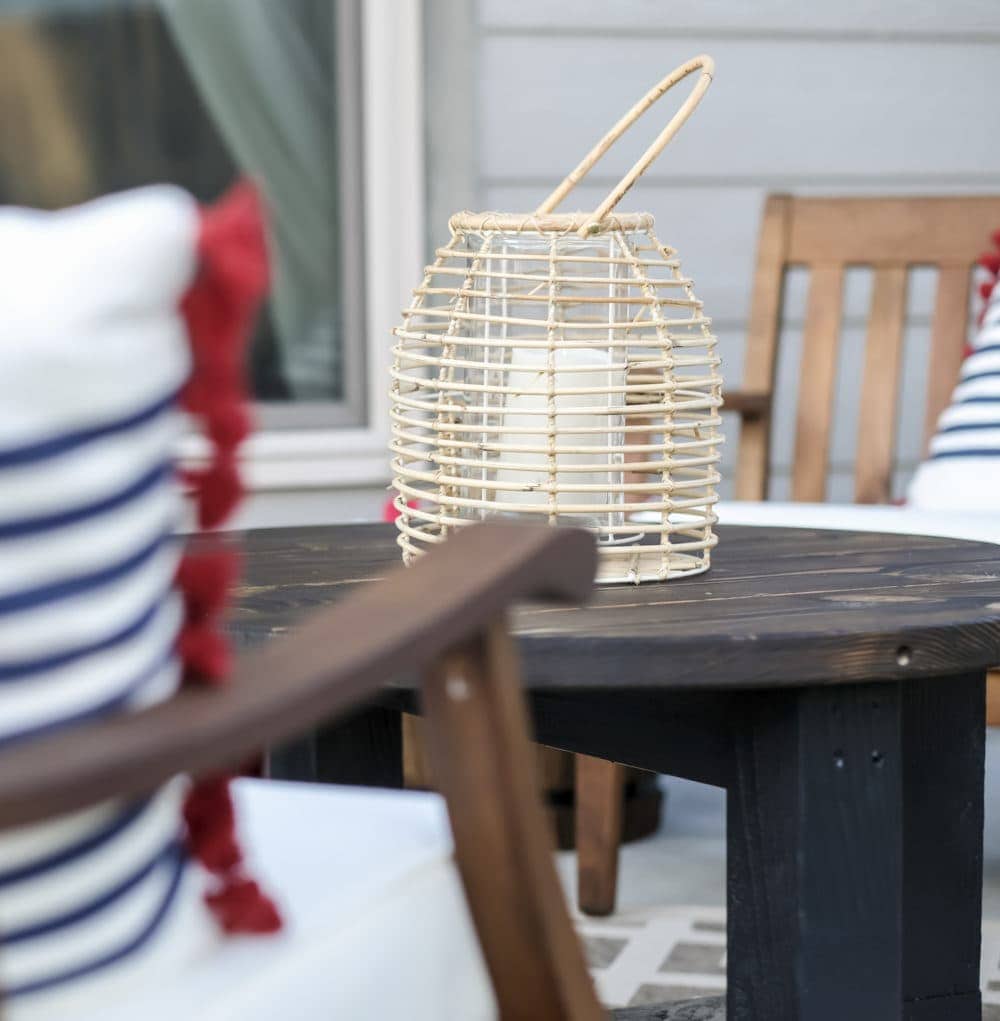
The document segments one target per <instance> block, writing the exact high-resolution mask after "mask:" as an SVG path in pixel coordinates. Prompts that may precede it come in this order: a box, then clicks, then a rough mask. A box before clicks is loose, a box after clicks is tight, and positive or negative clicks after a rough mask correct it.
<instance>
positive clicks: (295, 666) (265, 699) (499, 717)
mask: <svg viewBox="0 0 1000 1021" xmlns="http://www.w3.org/2000/svg"><path fill="white" fill-rule="evenodd" d="M595 567H596V555H595V548H594V542H593V539H592V538H591V536H590V535H588V534H587V533H585V532H582V531H577V530H569V529H558V530H557V529H549V528H544V527H543V528H535V527H522V526H514V525H502V524H488V525H480V526H475V527H472V528H469V529H467V530H462V531H460V532H459V533H458V534H456V535H455V536H454V537H453V538H451V539H449V540H448V541H447V542H446V543H444V544H443V545H442V546H441V548H440V549H438V550H435V551H434V552H433V553H432V554H430V555H429V556H427V557H426V558H424V559H423V560H421V561H420V562H419V563H417V564H416V565H415V566H413V567H411V568H409V569H400V570H398V571H395V572H394V573H393V574H392V575H391V576H390V577H389V578H387V579H385V581H383V582H381V583H379V584H377V585H374V586H371V587H368V588H365V589H364V590H362V591H360V592H359V593H357V594H356V595H355V596H353V597H351V598H349V599H347V600H346V601H345V602H343V603H341V604H340V605H338V606H337V607H335V608H333V609H331V610H327V611H323V612H320V613H317V614H316V615H315V616H314V617H312V618H311V619H309V620H308V621H306V622H305V623H304V625H303V626H302V627H301V628H299V629H297V630H296V631H295V632H294V633H293V634H290V635H288V636H287V637H284V638H279V639H276V640H274V641H273V642H271V643H269V644H268V645H267V646H266V647H264V648H263V649H261V650H259V651H255V652H253V653H251V654H249V655H247V656H246V657H244V658H243V659H242V660H241V661H240V663H239V665H238V668H237V670H236V671H235V675H234V676H233V677H232V679H231V681H230V683H229V684H228V685H226V686H225V687H221V688H213V689H190V688H189V689H185V690H183V691H182V692H181V693H180V694H178V695H177V696H176V697H175V698H173V699H172V700H171V701H169V702H167V703H164V704H162V705H159V706H156V707H155V708H152V709H149V710H146V711H143V712H139V713H136V714H134V715H132V716H125V717H115V718H113V719H110V720H107V721H101V722H95V723H92V724H83V725H81V726H79V727H76V728H74V729H73V730H71V731H63V732H61V733H59V734H56V735H53V736H51V737H46V738H42V739H38V740H33V741H31V742H30V743H26V744H24V745H22V746H19V747H18V746H15V747H13V748H10V749H8V750H5V751H3V752H2V753H0V828H7V827H11V826H16V825H20V824H24V823H29V822H36V821H38V820H41V819H44V818H47V817H50V816H54V815H58V814H60V813H64V812H71V811H73V810H76V809H80V808H83V807H85V806H87V805H90V804H94V803H96V802H99V801H101V800H104V799H106V798H111V797H123V796H130V795H131V796H134V795H139V794H143V793H146V792H148V791H150V790H152V789H153V788H154V787H156V785H158V784H160V783H161V782H163V781H164V780H166V779H167V778H168V777H170V776H172V775H174V774H176V773H179V772H186V773H189V774H192V775H198V774H203V773H206V772H212V771H215V770H222V769H225V768H227V767H232V766H233V765H234V764H236V763H239V762H240V761H241V760H243V759H245V758H246V757H247V756H248V755H249V754H250V753H252V752H253V751H254V750H255V749H258V748H260V747H261V746H263V745H266V744H273V743H276V742H279V741H283V740H285V739H288V738H290V737H292V736H294V735H296V734H297V733H299V732H301V731H303V730H305V729H307V728H308V727H310V726H311V725H313V724H316V723H318V722H320V721H324V720H328V719H330V718H331V717H333V716H336V715H338V714H341V713H344V712H346V711H348V710H350V709H352V708H355V707H357V705H358V704H359V703H362V702H364V701H365V700H366V699H369V698H372V697H375V696H376V695H377V694H378V693H379V692H380V691H381V690H382V689H383V688H384V687H385V685H386V684H387V683H389V682H390V681H391V680H392V679H393V678H394V677H395V676H398V675H399V674H400V673H403V672H404V671H405V672H411V671H419V672H420V674H421V677H422V697H423V705H424V712H425V716H426V720H427V732H428V739H429V742H430V751H431V755H432V759H433V763H434V767H435V770H436V773H437V776H438V777H439V780H440V787H441V790H442V793H443V794H444V795H445V798H446V799H447V802H448V808H449V813H450V817H451V822H452V827H453V830H454V839H455V848H456V859H457V862H458V867H459V871H460V873H461V876H462V880H463V883H464V886H465V890H466V894H467V897H468V901H469V906H470V909H471V913H472V916H473V920H474V922H475V925H476V929H477V932H478V934H479V939H480V942H481V944H482V948H483V952H484V956H485V959H486V963H487V967H488V969H489V972H490V976H491V979H492V981H493V985H494V988H495V990H496V996H497V1002H498V1004H499V1008H500V1016H501V1017H502V1018H504V1019H514V1018H519V1019H520V1018H524V1019H527V1018H533V1019H567V1021H570V1019H572V1021H590V1019H598V1018H601V1017H603V1011H602V1010H601V1008H600V1006H599V1004H598V1002H597V999H596V996H595V994H594V990H593V985H592V982H591V980H590V976H589V975H588V973H587V969H586V965H585V962H584V957H583V953H582V949H581V947H580V944H579V943H578V941H577V939H576V935H575V933H574V931H573V928H572V925H571V923H570V919H569V915H568V913H567V911H566V907H565V904H564V901H563V897H562V892H561V889H560V887H559V883H558V879H557V876H556V872H555V867H554V864H553V860H552V847H551V842H550V836H549V833H548V830H547V827H546V825H545V822H544V816H543V813H542V807H541V803H540V801H539V798H538V792H537V790H536V789H535V778H534V775H533V769H532V763H533V758H532V754H531V749H530V747H529V741H528V726H527V717H526V712H525V707H524V703H523V700H522V697H521V694H520V692H519V691H518V684H519V669H518V662H517V650H516V648H515V646H514V643H513V641H512V639H511V637H510V634H509V632H508V629H507V623H506V618H505V613H506V610H507V608H508V607H509V606H510V604H511V603H512V602H514V601H515V600H518V599H524V598H547V599H556V600H565V601H572V602H578V601H582V600H584V599H585V598H586V597H587V595H588V593H589V591H590V588H591V585H592V581H593V577H594V571H595Z"/></svg>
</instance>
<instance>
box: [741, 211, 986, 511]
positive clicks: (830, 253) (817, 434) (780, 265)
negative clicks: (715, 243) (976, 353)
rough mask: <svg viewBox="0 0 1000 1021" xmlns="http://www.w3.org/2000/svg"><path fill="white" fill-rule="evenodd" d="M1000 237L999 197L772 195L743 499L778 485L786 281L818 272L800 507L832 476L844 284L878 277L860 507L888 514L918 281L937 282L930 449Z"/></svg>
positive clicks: (753, 330)
mask: <svg viewBox="0 0 1000 1021" xmlns="http://www.w3.org/2000/svg"><path fill="white" fill-rule="evenodd" d="M998 225H1000V196H979V195H973V196H941V197H930V198H925V197H912V198H911V197H893V198H853V197H852V198H805V197H796V196H791V195H771V196H769V197H768V199H767V201H766V203H765V205H764V215H763V219H762V221H761V228H760V236H759V240H758V243H757V262H756V268H755V270H754V281H753V295H752V299H751V306H750V323H749V328H748V331H747V342H746V356H745V363H744V371H743V386H742V387H741V388H740V389H739V390H736V391H730V392H728V393H726V394H725V405H724V407H725V409H726V410H729V411H736V412H738V413H739V415H740V420H741V422H740V437H739V446H738V451H739V452H738V458H737V469H736V499H738V500H765V499H767V497H768V483H769V479H770V475H771V467H772V465H771V429H772V422H773V419H772V410H773V404H774V398H775V393H774V389H775V372H776V369H777V364H778V344H779V340H780V335H781V327H782V314H783V304H784V300H783V299H784V283H785V276H786V273H787V271H788V270H789V269H791V268H792V267H798V266H804V267H806V268H808V269H809V271H810V280H809V292H808V298H807V301H806V315H805V325H804V328H803V333H802V364H801V369H800V386H799V393H798V404H797V410H796V420H795V447H794V455H793V462H792V478H791V482H792V499H793V500H796V501H811V502H822V501H823V500H825V498H826V481H827V475H828V472H829V465H830V440H831V436H832V425H833V415H834V411H835V408H834V390H835V385H836V372H837V353H838V348H839V343H840V333H841V319H842V299H843V282H844V274H845V272H846V270H847V268H848V267H853V266H862V267H869V268H870V269H871V270H872V271H873V277H874V280H873V288H872V300H871V309H870V313H869V319H868V332H867V337H866V342H865V363H864V368H863V372H862V377H861V378H862V384H861V401H860V420H859V423H858V446H857V452H856V457H855V462H854V499H855V502H857V503H888V502H889V501H890V499H891V496H892V492H891V485H892V473H893V465H894V458H895V453H896V421H897V416H896V408H897V402H898V400H899V380H900V376H901V372H902V366H903V334H904V327H905V323H906V287H907V272H908V270H909V269H911V268H913V267H917V266H930V267H934V268H936V269H937V271H938V281H937V294H936V298H935V304H934V313H933V318H932V321H931V343H930V365H929V372H928V386H927V392H926V394H925V395H923V403H924V408H925V415H924V439H925V442H926V441H927V440H929V439H930V436H931V435H932V434H933V432H934V428H935V425H936V423H937V419H938V416H939V415H940V413H941V412H942V410H944V408H945V406H946V405H947V403H948V400H949V398H950V396H951V391H952V389H953V388H954V386H955V383H956V381H957V380H958V372H959V366H960V365H961V362H962V358H963V355H964V352H965V344H966V336H967V332H968V326H969V304H970V302H969V299H970V287H971V281H972V268H973V265H974V263H975V261H976V258H977V257H978V255H979V254H980V253H981V252H982V251H984V250H986V249H987V248H988V247H989V244H990V238H989V235H990V231H991V230H995V229H996V228H997V226H998Z"/></svg>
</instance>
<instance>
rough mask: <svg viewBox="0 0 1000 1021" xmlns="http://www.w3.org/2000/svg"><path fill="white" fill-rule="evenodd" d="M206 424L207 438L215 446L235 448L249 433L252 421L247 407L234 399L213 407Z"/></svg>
mask: <svg viewBox="0 0 1000 1021" xmlns="http://www.w3.org/2000/svg"><path fill="white" fill-rule="evenodd" d="M206 425H207V427H208V435H209V438H210V439H211V440H212V442H213V443H215V444H216V446H218V447H221V448H223V449H224V450H235V449H236V447H238V446H239V445H240V444H241V443H242V442H243V441H244V440H245V439H246V438H247V436H248V435H249V433H250V430H251V428H252V427H253V422H252V419H251V417H250V410H249V408H248V407H247V406H246V405H245V404H244V403H242V402H241V401H238V400H234V401H232V402H230V403H226V404H219V406H218V407H216V408H215V409H213V411H212V412H211V414H210V415H209V416H208V420H207V423H206Z"/></svg>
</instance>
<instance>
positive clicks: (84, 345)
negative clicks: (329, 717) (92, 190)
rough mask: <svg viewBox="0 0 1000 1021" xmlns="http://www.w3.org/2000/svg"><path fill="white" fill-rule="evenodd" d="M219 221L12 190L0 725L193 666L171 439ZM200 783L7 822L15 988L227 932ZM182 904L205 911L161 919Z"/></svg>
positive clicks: (158, 194) (79, 707)
mask: <svg viewBox="0 0 1000 1021" xmlns="http://www.w3.org/2000/svg"><path fill="white" fill-rule="evenodd" d="M231 208H232V207H230V209H231ZM205 222H206V217H205V216H203V214H202V212H201V211H200V210H199V207H198V205H197V203H196V202H195V201H194V199H193V198H192V197H191V196H190V195H188V194H187V193H185V192H183V191H181V190H180V189H177V188H173V187H167V186H162V187H152V188H145V189H141V190H138V191H134V192H128V193H124V194H120V195H116V196H113V197H110V198H105V199H101V200H98V201H95V202H90V203H88V204H86V205H83V206H80V207H78V208H75V209H69V210H65V211H61V212H56V213H46V212H38V211H34V210H25V209H0V279H2V280H3V281H4V285H3V289H2V292H0V747H2V746H3V745H4V744H7V743H10V742H14V741H26V740H31V739H32V738H33V737H34V736H37V735H38V734H40V733H44V732H49V731H52V730H56V729H59V728H64V727H69V726H72V725H73V724H74V723H77V722H79V721H81V720H85V719H88V718H94V717H96V716H101V715H106V714H111V713H117V712H122V711H129V710H132V709H135V708H137V707H140V706H146V705H149V704H151V703H153V702H156V701H159V700H161V699H164V698H167V697H169V696H170V695H171V694H173V692H174V691H175V690H176V688H177V686H178V684H179V683H181V680H182V677H185V676H190V673H191V662H190V659H184V661H183V662H182V658H183V657H182V655H181V652H182V651H183V648H184V646H183V644H181V639H182V635H187V634H188V633H189V632H190V630H191V627H190V624H191V618H192V610H191V601H190V593H188V595H185V593H184V592H182V591H181V590H180V588H179V586H178V569H179V565H180V563H181V558H182V554H183V549H182V544H181V542H180V541H179V539H178V538H177V536H176V532H177V528H178V526H179V524H180V522H181V518H182V514H183V510H184V508H183V502H184V497H183V492H182V487H181V483H180V480H179V478H178V476H177V471H176V467H175V465H174V462H173V458H174V452H175V448H176V446H177V440H178V436H179V431H180V428H181V420H180V415H179V411H178V405H179V400H180V398H181V392H182V388H184V387H185V385H187V384H188V382H189V380H190V379H191V378H192V373H193V372H194V373H195V378H197V364H198V360H199V354H198V347H197V345H194V344H193V343H192V340H193V333H192V328H191V323H190V322H189V321H188V320H189V318H190V312H189V311H187V312H186V311H185V308H184V303H185V301H186V300H188V299H189V297H190V296H191V294H192V293H193V290H192V289H193V288H194V287H195V286H196V282H198V281H200V280H201V278H202V276H203V275H204V274H205V273H208V274H209V275H211V273H212V263H211V259H210V258H208V257H207V256H206V249H205V237H204V224H205ZM221 233H222V234H224V233H225V231H222V232H221ZM227 243H228V242H227ZM261 250H262V249H261ZM230 252H231V249H230ZM224 285H225V282H224V281H223V284H222V285H220V283H219V277H218V274H216V276H215V277H214V278H213V282H212V286H213V287H216V288H218V287H219V286H224ZM212 293H218V292H217V291H216V292H212ZM200 300H201V301H202V302H204V301H206V300H209V301H210V300H211V298H210V297H209V298H206V297H205V294H204V293H202V294H201V295H200ZM202 340H203V342H206V341H205V338H202ZM211 342H212V338H208V341H207V343H211ZM201 357H202V358H204V349H203V350H202V355H201ZM234 386H235V384H234ZM237 389H238V388H237ZM213 392H214V384H213ZM231 398H232V393H229V392H227V400H230V399H231ZM226 453H227V456H228V455H230V454H231V451H227V452H226ZM196 499H197V495H196ZM203 573H204V572H203ZM198 623H199V625H200V626H201V630H202V634H203V635H204V633H206V632H209V631H210V624H211V623H212V622H211V621H206V620H205V619H200V620H199V621H198ZM202 644H203V645H204V642H202ZM185 655H186V654H185ZM187 787H188V784H187V781H185V780H184V779H183V778H178V779H175V780H174V781H172V782H170V783H168V784H166V785H165V786H164V787H163V788H162V789H161V790H159V791H158V792H156V793H154V794H153V795H152V796H150V797H146V798H141V799H135V800H128V801H124V802H119V803H109V804H101V805H97V806H94V807H91V808H88V809H86V810H84V811H81V812H77V813H74V814H72V815H71V816H64V817H60V818H58V819H52V820H47V821H46V822H44V823H41V824H37V825H31V826H25V827H21V828H19V829H17V830H13V831H10V830H9V831H5V832H2V833H0V943H2V946H3V950H2V953H0V988H2V989H3V992H4V995H5V996H6V997H10V998H11V1002H12V1003H14V1004H18V1005H19V1008H18V1009H19V1010H23V1008H24V1006H25V1005H26V1004H30V1002H31V1001H32V999H33V997H35V996H42V994H44V993H46V992H48V991H51V990H53V989H56V988H64V987H65V986H66V985H67V984H71V983H72V982H73V981H74V980H76V979H81V978H84V977H87V976H91V975H93V974H95V973H99V972H107V971H108V970H112V971H113V970H114V969H115V968H122V967H125V968H127V967H128V966H129V964H130V962H131V961H132V960H133V959H134V958H135V957H136V955H138V956H143V954H142V953H141V952H142V950H143V948H144V947H145V946H146V945H147V944H149V943H150V942H151V941H153V942H156V943H157V944H158V951H157V952H158V953H159V954H162V955H163V959H164V960H168V959H171V960H177V959H180V958H189V957H190V956H191V953H192V952H193V950H194V949H195V948H197V947H199V946H203V945H204V944H205V943H206V941H211V940H214V939H215V938H216V935H215V928H214V925H213V924H212V921H211V919H210V917H209V914H208V912H207V910H206V909H205V908H204V907H203V906H202V905H201V904H200V903H198V902H199V901H200V900H201V897H202V894H203V892H204V890H203V889H202V888H201V887H202V886H203V885H204V884H199V883H197V882H194V881H192V879H193V877H195V872H196V871H197V870H194V871H193V870H192V869H190V868H189V863H190V856H189V849H190V848H191V847H194V844H193V842H192V839H191V833H190V827H185V820H184V816H183V814H182V813H183V806H184V801H185V798H186V796H187ZM185 898H186V899H187V900H188V901H191V903H190V904H188V907H187V909H184V907H183V905H180V904H179V903H178V901H179V899H185ZM192 898H193V901H192V900H191V899H192ZM178 910H181V911H182V912H183V913H185V914H187V915H190V916H192V917H195V918H197V919H198V922H197V924H191V925H187V926H184V927H183V928H182V927H178V926H172V927H170V931H171V932H172V933H173V936H172V940H171V941H164V940H155V941H154V940H153V937H154V936H155V934H156V933H157V931H158V930H159V929H160V928H161V926H162V925H163V923H164V921H165V920H166V919H167V917H168V916H169V915H171V913H172V912H175V911H178ZM166 943H170V945H166ZM179 944H183V945H179Z"/></svg>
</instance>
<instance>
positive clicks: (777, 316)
mask: <svg viewBox="0 0 1000 1021" xmlns="http://www.w3.org/2000/svg"><path fill="white" fill-rule="evenodd" d="M791 206H792V199H791V197H790V196H788V195H770V196H768V199H767V202H766V203H765V205H764V216H763V219H762V220H761V227H760V238H759V240H758V242H757V265H756V268H755V269H754V278H753V296H752V299H751V305H750V326H749V329H748V330H747V351H746V363H745V366H744V370H743V381H744V382H743V385H744V387H745V388H746V389H747V390H748V391H751V392H752V393H771V392H772V391H773V389H774V373H775V369H776V367H777V362H778V330H779V328H780V324H781V305H782V296H783V292H784V280H785V252H786V250H787V248H788V225H789V221H790V218H791ZM770 433H771V416H770V414H766V415H762V416H758V417H756V418H753V419H744V422H743V427H742V429H741V430H740V445H739V463H740V471H739V474H738V475H737V479H736V496H737V499H739V500H763V499H764V498H765V496H766V495H767V481H768V469H769V467H770V456H769V450H768V447H769V444H770Z"/></svg>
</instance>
